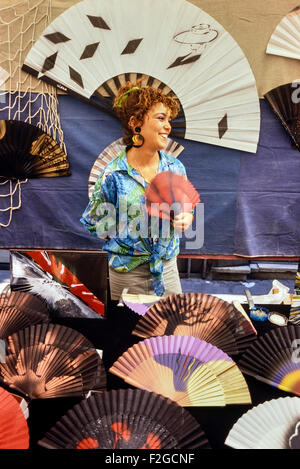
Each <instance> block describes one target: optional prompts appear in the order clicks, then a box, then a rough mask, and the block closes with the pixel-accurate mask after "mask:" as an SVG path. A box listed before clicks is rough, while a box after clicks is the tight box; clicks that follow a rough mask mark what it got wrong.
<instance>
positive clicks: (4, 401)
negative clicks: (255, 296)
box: [0, 388, 29, 449]
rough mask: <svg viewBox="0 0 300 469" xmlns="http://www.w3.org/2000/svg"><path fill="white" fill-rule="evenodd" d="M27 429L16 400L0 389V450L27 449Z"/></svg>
mask: <svg viewBox="0 0 300 469" xmlns="http://www.w3.org/2000/svg"><path fill="white" fill-rule="evenodd" d="M28 448H29V429H28V425H27V422H26V419H25V417H24V414H23V411H22V409H21V407H20V405H19V404H18V402H17V400H16V399H15V398H14V397H13V396H12V395H11V394H10V393H9V392H8V391H6V390H5V389H3V388H0V449H28Z"/></svg>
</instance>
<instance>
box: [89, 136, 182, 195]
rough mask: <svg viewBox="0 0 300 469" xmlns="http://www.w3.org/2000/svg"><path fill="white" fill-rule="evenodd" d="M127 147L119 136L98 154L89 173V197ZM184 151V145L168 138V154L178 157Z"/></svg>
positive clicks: (165, 151)
mask: <svg viewBox="0 0 300 469" xmlns="http://www.w3.org/2000/svg"><path fill="white" fill-rule="evenodd" d="M125 148H126V145H124V144H123V138H119V139H118V140H116V141H115V142H113V143H111V144H110V145H108V147H106V148H105V149H104V150H103V151H102V152H101V153H100V155H99V156H98V158H97V159H96V161H95V163H94V164H93V167H92V169H91V172H90V175H89V182H88V193H89V198H91V195H92V193H93V190H94V187H95V184H96V181H97V179H98V177H99V176H100V174H101V172H102V170H103V169H104V168H105V166H106V165H107V164H108V163H109V162H110V161H111V160H113V159H114V158H116V157H117V156H119V154H120V153H121V152H122V151H123V150H124V149H125ZM182 151H183V146H182V145H180V144H179V143H177V142H175V141H174V140H172V139H171V138H168V139H167V143H166V147H165V149H164V153H165V154H166V155H172V156H174V157H175V158H177V156H178V155H180V153H181V152H182Z"/></svg>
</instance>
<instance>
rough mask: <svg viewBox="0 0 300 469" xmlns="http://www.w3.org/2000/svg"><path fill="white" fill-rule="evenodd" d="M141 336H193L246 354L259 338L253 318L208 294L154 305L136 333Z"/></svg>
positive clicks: (230, 351)
mask: <svg viewBox="0 0 300 469" xmlns="http://www.w3.org/2000/svg"><path fill="white" fill-rule="evenodd" d="M132 333H133V334H134V335H137V336H139V337H150V336H162V335H181V336H182V335H190V336H194V337H197V338H199V339H202V340H205V341H206V342H209V343H211V344H212V345H215V346H216V347H219V348H221V349H222V350H223V351H224V352H226V353H227V354H228V355H234V354H237V353H240V352H242V351H243V350H244V349H245V348H246V347H248V345H249V343H250V342H251V341H252V340H253V339H255V338H256V335H257V332H256V330H255V329H254V327H253V325H252V323H251V321H250V320H249V318H247V317H246V316H244V315H243V314H242V313H241V312H240V311H238V310H237V309H236V308H235V307H234V306H233V305H231V304H229V303H227V302H226V301H223V300H221V299H219V298H217V297H214V296H212V295H208V294H205V293H180V294H177V295H171V296H169V297H167V298H162V299H161V300H159V301H158V302H156V303H155V304H154V305H153V306H151V307H150V308H149V309H148V311H147V312H146V314H145V315H144V316H143V317H142V318H141V319H140V320H139V321H138V323H137V325H136V326H135V329H134V330H133V331H132Z"/></svg>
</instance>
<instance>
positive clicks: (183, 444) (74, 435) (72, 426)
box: [38, 389, 209, 449]
mask: <svg viewBox="0 0 300 469" xmlns="http://www.w3.org/2000/svg"><path fill="white" fill-rule="evenodd" d="M38 444H39V445H40V446H43V447H45V448H48V449H167V448H168V449H170V448H173V449H175V448H176V449H179V448H181V449H182V448H188V449H191V448H209V443H208V441H207V439H206V437H205V434H204V432H203V431H202V429H201V427H200V425H199V424H198V423H197V422H196V420H195V419H194V418H193V417H192V416H191V415H190V414H189V412H187V411H186V410H185V409H183V408H182V407H180V406H179V405H177V404H176V403H175V402H172V401H171V400H169V399H166V398H164V397H163V396H159V395H157V394H154V393H150V392H148V391H142V390H139V389H121V390H117V391H116V390H113V391H105V392H103V393H101V394H98V393H97V394H92V395H91V396H90V397H88V398H87V399H85V400H83V401H81V402H80V403H79V404H77V405H75V407H74V408H73V409H71V410H69V411H68V413H67V414H66V415H65V416H64V417H62V419H61V420H60V421H59V422H58V423H57V424H56V425H55V426H54V427H53V428H52V429H50V431H49V432H48V433H46V435H45V436H44V437H43V438H42V439H41V440H40V441H39V442H38Z"/></svg>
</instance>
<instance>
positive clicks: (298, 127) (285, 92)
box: [264, 83, 300, 150]
mask: <svg viewBox="0 0 300 469" xmlns="http://www.w3.org/2000/svg"><path fill="white" fill-rule="evenodd" d="M298 94H299V89H297V88H295V86H294V84H293V83H287V84H285V85H281V86H278V87H276V88H274V89H272V90H270V91H269V92H268V93H266V94H265V95H264V97H265V99H266V101H267V102H268V103H269V104H270V106H271V108H272V110H273V112H274V113H275V115H276V116H277V117H278V118H279V119H280V121H281V123H282V125H283V127H284V128H285V130H286V131H287V133H288V134H289V136H290V137H291V138H292V141H293V143H295V145H296V146H297V148H298V150H299V147H300V105H299V98H298Z"/></svg>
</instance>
